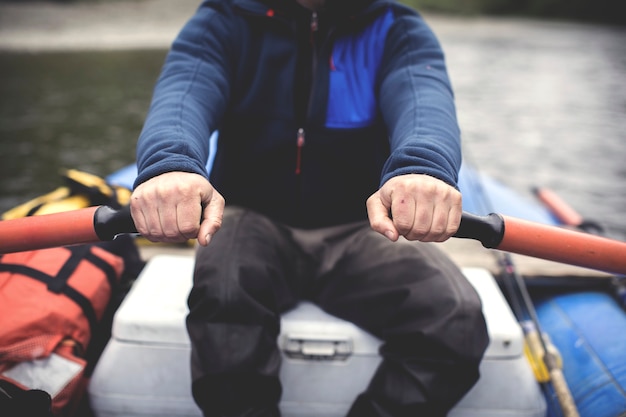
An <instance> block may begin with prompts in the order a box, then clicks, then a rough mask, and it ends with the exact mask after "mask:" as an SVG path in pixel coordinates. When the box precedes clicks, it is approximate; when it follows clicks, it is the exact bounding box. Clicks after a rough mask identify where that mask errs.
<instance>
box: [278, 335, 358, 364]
mask: <svg viewBox="0 0 626 417" xmlns="http://www.w3.org/2000/svg"><path fill="white" fill-rule="evenodd" d="M283 351H284V352H285V354H286V355H287V357H289V358H294V359H309V360H311V359H312V360H321V361H344V360H346V359H348V357H349V356H350V355H352V340H351V339H350V338H349V337H341V336H339V337H338V336H326V335H310V334H307V335H298V334H287V335H285V337H284V339H283Z"/></svg>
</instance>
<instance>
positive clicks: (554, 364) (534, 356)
mask: <svg viewBox="0 0 626 417" xmlns="http://www.w3.org/2000/svg"><path fill="white" fill-rule="evenodd" d="M473 186H474V187H475V188H479V189H482V187H483V185H482V182H481V181H480V179H477V180H476V181H474V184H473ZM477 195H479V196H482V198H481V201H480V202H481V203H482V204H481V205H482V206H483V207H482V209H483V211H485V212H488V211H491V210H492V207H493V204H492V202H491V201H490V199H489V197H488V194H486V193H484V192H479V193H477ZM463 216H464V217H465V213H464V214H463ZM486 217H487V218H488V219H490V220H491V221H481V220H485V218H481V217H478V218H477V219H474V218H473V217H472V216H470V221H469V222H468V221H467V220H466V219H464V220H465V224H463V223H464V221H461V227H460V228H459V232H461V233H466V234H467V235H482V236H493V238H494V240H493V241H482V240H481V243H482V244H483V246H485V247H487V248H489V247H496V248H498V249H502V250H503V251H502V252H500V251H493V252H492V253H493V254H494V256H495V257H496V259H497V261H498V264H499V265H500V268H501V270H502V275H503V282H504V285H505V287H506V288H507V292H508V293H509V296H510V304H511V308H512V309H513V311H514V314H515V316H516V317H517V318H518V320H519V321H520V325H521V326H522V330H523V333H524V340H525V351H526V353H527V359H528V361H529V363H530V365H531V367H532V368H533V371H534V372H535V377H536V378H537V381H538V382H540V383H542V386H543V387H544V389H546V390H548V389H549V388H548V387H549V386H550V385H551V387H552V389H553V391H554V394H556V398H557V401H558V404H559V407H560V410H561V412H562V414H563V416H564V417H579V413H578V409H577V407H576V403H575V401H574V397H573V396H572V393H571V391H570V389H569V386H568V384H567V380H566V379H565V376H564V375H563V371H562V370H561V364H560V363H559V362H560V357H559V355H558V352H555V349H553V348H552V345H551V344H550V343H549V341H548V340H546V339H547V335H546V334H545V333H543V331H542V329H541V324H540V322H539V318H538V316H537V312H536V310H535V306H534V303H533V300H532V298H531V297H530V294H529V292H528V288H527V286H526V282H525V281H524V278H523V277H522V276H521V274H520V273H519V272H518V270H517V268H516V266H515V263H514V262H513V258H512V257H511V254H510V252H515V249H516V247H515V246H516V245H517V244H522V243H521V242H517V243H511V247H508V245H509V243H508V242H507V240H505V237H506V236H505V230H504V227H505V224H506V223H505V217H503V216H500V215H496V214H490V215H488V216H486ZM498 217H499V218H500V219H498ZM499 220H502V221H499ZM474 223H476V224H474ZM484 223H488V224H490V227H491V228H492V229H491V230H490V231H488V232H474V231H473V230H471V229H472V228H474V227H481V228H483V227H487V226H486V225H485V224H484ZM513 223H517V224H516V226H520V225H522V226H524V225H527V226H528V228H527V229H525V230H524V232H525V235H524V236H525V237H524V238H523V239H521V240H523V241H524V242H526V243H528V242H527V240H528V239H529V238H530V237H534V239H535V241H536V244H537V245H539V246H542V245H544V244H548V245H555V246H554V247H556V248H558V247H559V245H564V244H565V245H568V243H566V242H568V241H567V240H563V241H560V242H559V241H558V240H552V239H550V238H556V237H557V236H556V235H552V236H550V238H549V239H545V242H544V237H545V236H544V232H545V230H544V227H543V226H542V227H535V226H536V225H535V224H534V223H531V222H525V221H517V220H516V221H514V222H513ZM510 224H511V222H510V221H509V223H508V228H509V233H511V230H510V229H511V225H510ZM500 227H502V229H500ZM464 228H470V229H469V230H464ZM552 229H556V228H550V229H548V230H549V231H552ZM558 230H561V229H558ZM459 232H457V234H459ZM522 234H524V233H522ZM515 235H516V233H515V232H514V233H513V236H515ZM557 235H559V236H558V237H559V238H563V237H565V236H561V235H560V233H558V234H557ZM518 239H519V236H518ZM479 240H480V239H479ZM531 240H532V238H531ZM513 241H515V239H513ZM503 243H504V245H503ZM522 246H523V245H522ZM529 248H530V247H529ZM541 249H545V248H537V249H536V250H537V251H541ZM580 249H581V248H578V250H580ZM587 249H589V248H587ZM595 249H596V248H595V247H594V248H593V249H592V250H595ZM509 251H510V252H509ZM618 251H619V250H618ZM525 252H527V251H525ZM530 252H534V250H531V251H530ZM621 252H622V255H621V257H622V258H623V257H624V256H625V255H626V252H624V251H623V248H622V249H621ZM525 254H529V253H525ZM617 254H618V255H619V253H617ZM531 256H532V255H531ZM552 258H554V257H552ZM558 258H560V256H558ZM552 260H556V259H552ZM548 384H549V385H548ZM550 394H552V392H550Z"/></svg>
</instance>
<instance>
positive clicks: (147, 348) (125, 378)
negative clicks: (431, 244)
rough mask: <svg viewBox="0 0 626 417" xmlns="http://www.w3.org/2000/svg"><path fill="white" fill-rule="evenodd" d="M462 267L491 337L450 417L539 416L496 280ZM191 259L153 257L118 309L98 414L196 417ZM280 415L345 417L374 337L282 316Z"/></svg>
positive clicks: (93, 398)
mask: <svg viewBox="0 0 626 417" xmlns="http://www.w3.org/2000/svg"><path fill="white" fill-rule="evenodd" d="M463 272H464V273H465V275H466V276H467V278H468V279H469V281H470V282H471V283H472V285H473V286H474V287H475V288H476V289H477V291H478V293H479V294H480V297H481V299H482V301H483V310H484V313H485V316H486V318H487V327H488V330H489V335H490V337H491V342H490V344H489V347H488V349H487V352H486V354H485V358H484V360H483V361H482V363H481V366H480V371H481V377H480V380H479V381H478V382H477V384H476V385H475V386H474V387H473V388H472V390H471V391H470V392H469V393H468V394H467V395H466V396H465V397H464V398H463V399H462V400H461V401H460V402H459V403H458V404H457V405H456V407H455V408H454V409H453V410H452V411H451V412H450V414H449V417H503V416H507V417H545V416H546V403H545V400H544V397H543V394H542V392H541V389H540V388H539V385H538V384H537V382H536V381H535V378H534V374H533V372H532V370H531V368H530V365H529V364H528V362H527V360H526V358H525V357H524V354H523V336H522V330H521V328H520V326H519V325H518V323H517V321H516V320H515V317H514V316H513V313H512V312H511V310H510V308H509V306H508V304H507V303H506V301H505V299H504V297H503V295H502V293H501V292H500V289H499V288H498V286H497V284H496V282H495V280H494V278H493V277H492V276H491V274H490V273H489V272H487V271H486V270H484V269H478V268H467V269H464V270H463ZM192 273H193V258H191V257H187V256H170V255H159V256H156V257H154V258H152V259H151V260H150V261H149V262H148V264H147V265H146V267H145V268H144V270H143V271H142V273H141V274H140V276H139V277H138V279H137V281H136V282H135V284H134V286H133V288H132V289H131V291H130V292H129V294H128V296H127V297H126V299H125V300H124V301H123V303H122V305H121V306H120V308H119V309H118V311H117V313H116V315H115V318H114V322H113V331H112V337H111V340H110V341H109V343H108V344H107V346H106V348H105V350H104V352H103V353H102V356H101V358H100V360H99V362H98V364H97V366H96V368H95V370H94V374H93V376H92V378H91V382H90V385H89V388H88V392H89V398H90V402H91V407H92V409H93V412H94V414H95V416H96V417H134V416H144V417H147V416H150V417H201V416H202V413H201V412H200V410H199V409H198V408H197V407H196V405H195V403H194V401H193V399H192V397H191V376H190V369H189V356H190V347H189V338H188V336H187V332H186V329H185V316H186V315H187V311H188V309H187V295H188V293H189V291H190V289H191V286H192ZM278 343H279V346H280V348H281V350H282V352H283V365H282V368H281V380H282V383H283V397H282V401H281V404H280V407H281V410H282V414H283V416H284V417H343V416H345V414H346V412H347V411H348V409H349V407H350V405H351V403H352V401H353V400H354V398H355V397H356V395H357V394H359V393H360V392H362V391H363V390H364V389H365V388H366V386H367V385H368V382H369V380H370V378H371V376H372V375H373V374H374V371H375V370H376V367H377V366H378V364H379V362H380V356H379V355H378V347H379V346H380V343H381V342H380V341H379V340H378V339H376V338H375V337H373V336H371V335H370V334H368V333H366V332H364V331H363V330H361V329H360V328H358V327H356V326H354V325H353V324H351V323H348V322H346V321H343V320H340V319H338V318H336V317H333V316H330V315H328V314H326V313H324V312H323V311H321V310H320V309H319V308H317V307H316V306H315V305H313V304H310V303H306V302H303V303H301V304H300V305H299V306H298V307H297V308H296V309H294V310H292V311H290V312H288V313H287V314H285V315H284V316H283V318H282V328H281V334H280V336H279V340H278Z"/></svg>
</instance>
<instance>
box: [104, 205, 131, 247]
mask: <svg viewBox="0 0 626 417" xmlns="http://www.w3.org/2000/svg"><path fill="white" fill-rule="evenodd" d="M93 228H94V230H95V232H96V234H97V235H98V238H100V240H113V239H115V237H116V236H117V235H120V234H122V233H137V228H136V227H135V223H134V222H133V218H132V216H131V215H130V206H124V207H122V208H121V209H119V210H116V209H113V208H111V207H109V206H100V207H98V209H97V210H96V212H95V213H94V216H93Z"/></svg>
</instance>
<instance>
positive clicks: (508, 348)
mask: <svg viewBox="0 0 626 417" xmlns="http://www.w3.org/2000/svg"><path fill="white" fill-rule="evenodd" d="M463 273H464V274H465V276H466V277H467V279H468V281H469V282H470V283H471V284H472V286H473V287H474V288H475V289H476V291H477V292H478V295H479V296H480V299H481V301H482V303H483V314H484V315H485V321H486V322H487V330H488V331H489V339H490V341H489V346H488V347H487V351H486V352H485V358H492V359H497V358H500V359H504V358H512V357H518V356H520V355H522V354H523V352H524V339H523V333H522V328H521V326H520V325H519V323H518V322H517V319H516V318H515V316H514V315H513V312H512V311H511V307H509V305H508V303H507V301H506V299H505V298H504V295H503V294H502V291H500V287H498V284H497V283H496V280H495V279H494V277H493V275H491V273H490V272H489V271H487V270H486V269H483V268H463Z"/></svg>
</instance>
